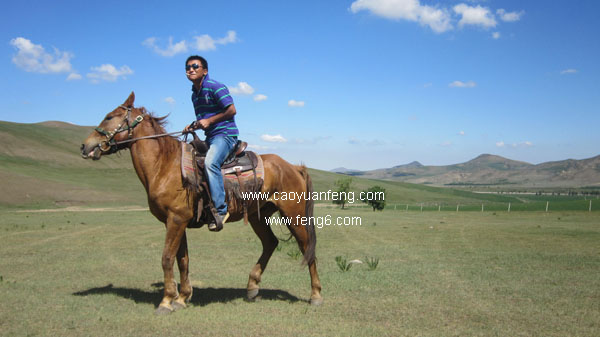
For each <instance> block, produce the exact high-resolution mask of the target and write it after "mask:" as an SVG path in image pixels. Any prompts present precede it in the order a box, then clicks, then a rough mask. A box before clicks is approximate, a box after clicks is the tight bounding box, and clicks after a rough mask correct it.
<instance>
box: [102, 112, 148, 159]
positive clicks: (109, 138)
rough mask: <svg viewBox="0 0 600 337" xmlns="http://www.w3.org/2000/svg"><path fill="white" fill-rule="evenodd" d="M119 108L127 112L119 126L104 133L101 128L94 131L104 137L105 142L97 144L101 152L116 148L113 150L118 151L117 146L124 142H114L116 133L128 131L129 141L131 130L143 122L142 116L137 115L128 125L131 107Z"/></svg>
mask: <svg viewBox="0 0 600 337" xmlns="http://www.w3.org/2000/svg"><path fill="white" fill-rule="evenodd" d="M119 108H123V109H125V110H126V111H127V115H126V116H125V118H124V119H123V121H122V122H121V124H119V126H117V128H116V129H114V130H113V131H106V130H104V129H103V128H101V127H97V128H96V129H95V130H96V131H98V133H100V134H101V135H103V136H105V137H106V140H105V141H102V142H100V144H98V148H99V149H100V150H101V151H102V152H109V151H111V150H112V149H113V147H116V148H115V149H114V150H116V151H118V150H120V149H119V148H118V147H117V146H118V145H120V144H123V143H126V141H125V142H117V141H115V136H116V135H117V134H118V133H121V132H124V131H128V132H129V139H131V136H132V134H133V128H135V127H136V126H137V125H138V124H140V123H141V122H142V121H143V120H144V116H142V115H139V116H137V117H136V118H135V119H134V120H133V122H132V123H131V124H130V123H129V117H130V116H131V110H132V107H130V106H129V107H126V106H124V105H119Z"/></svg>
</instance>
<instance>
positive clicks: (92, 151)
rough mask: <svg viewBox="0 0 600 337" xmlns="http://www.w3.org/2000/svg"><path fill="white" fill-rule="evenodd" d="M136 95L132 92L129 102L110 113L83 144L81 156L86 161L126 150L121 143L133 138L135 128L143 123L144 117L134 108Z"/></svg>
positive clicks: (126, 101)
mask: <svg viewBox="0 0 600 337" xmlns="http://www.w3.org/2000/svg"><path fill="white" fill-rule="evenodd" d="M134 100H135V94H134V93H133V92H131V94H130V95H129V97H128V98H127V100H125V102H124V103H123V104H122V105H120V106H118V107H117V108H116V109H114V110H113V111H111V112H109V113H108V114H107V115H106V117H104V119H103V120H102V122H101V123H100V125H98V127H97V128H95V129H94V131H92V133H91V134H90V135H89V136H88V137H87V138H86V140H85V141H84V142H83V144H81V155H82V156H83V158H84V159H89V158H92V159H94V160H98V159H100V157H101V156H102V155H106V154H111V153H115V152H117V151H119V150H120V149H122V148H125V147H126V145H124V144H122V143H120V142H122V141H124V140H127V139H128V138H130V137H131V133H132V132H133V128H134V127H135V126H136V125H137V124H139V123H140V122H141V121H142V118H143V117H142V115H141V114H140V113H139V112H138V111H137V109H135V108H134V107H133V101H134Z"/></svg>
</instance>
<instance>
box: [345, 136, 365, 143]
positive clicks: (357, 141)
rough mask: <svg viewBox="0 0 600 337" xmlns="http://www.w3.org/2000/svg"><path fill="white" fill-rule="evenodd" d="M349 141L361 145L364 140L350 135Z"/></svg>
mask: <svg viewBox="0 0 600 337" xmlns="http://www.w3.org/2000/svg"><path fill="white" fill-rule="evenodd" d="M348 143H349V144H352V145H360V144H361V143H362V142H361V141H360V140H358V139H356V138H355V137H350V139H348Z"/></svg>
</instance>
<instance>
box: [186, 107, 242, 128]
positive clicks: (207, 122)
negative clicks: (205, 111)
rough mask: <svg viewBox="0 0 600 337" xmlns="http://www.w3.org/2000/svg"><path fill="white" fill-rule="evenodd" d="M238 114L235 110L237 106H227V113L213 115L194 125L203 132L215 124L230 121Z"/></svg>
mask: <svg viewBox="0 0 600 337" xmlns="http://www.w3.org/2000/svg"><path fill="white" fill-rule="evenodd" d="M236 112H237V111H236V110H235V105H234V104H230V105H228V106H227V108H225V111H222V112H219V113H218V114H216V115H213V116H211V117H209V118H206V119H201V120H199V121H196V122H195V123H194V124H195V125H194V126H195V127H197V128H200V129H202V130H206V129H208V128H209V127H210V126H211V125H213V124H215V123H219V122H222V121H226V120H228V119H231V118H233V116H235V114H236Z"/></svg>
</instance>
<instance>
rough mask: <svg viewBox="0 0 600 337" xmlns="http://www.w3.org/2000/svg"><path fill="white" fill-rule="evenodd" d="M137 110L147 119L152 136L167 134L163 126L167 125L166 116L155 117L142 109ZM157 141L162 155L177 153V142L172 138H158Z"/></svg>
mask: <svg viewBox="0 0 600 337" xmlns="http://www.w3.org/2000/svg"><path fill="white" fill-rule="evenodd" d="M137 109H138V110H140V112H141V113H142V114H143V115H145V116H147V117H149V118H148V119H147V120H148V121H149V122H150V126H151V127H152V129H153V130H154V134H157V135H158V134H164V133H167V131H165V125H166V124H167V123H168V122H167V117H169V115H168V114H167V115H165V116H162V117H157V116H156V115H155V114H154V113H153V112H149V111H148V110H146V108H144V107H140V108H137ZM157 140H158V145H159V146H160V148H161V151H162V152H163V154H171V153H177V152H178V151H179V141H178V140H177V138H175V137H173V136H164V137H158V138H157Z"/></svg>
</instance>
